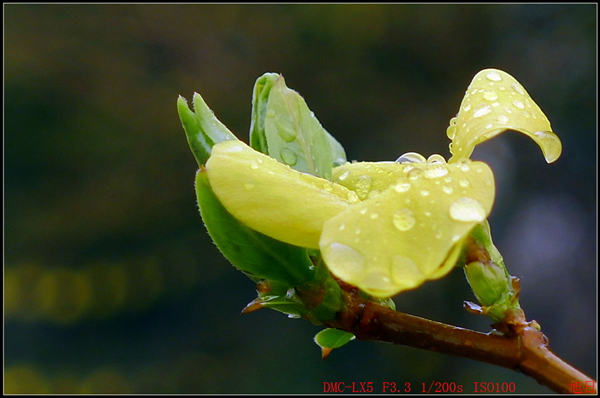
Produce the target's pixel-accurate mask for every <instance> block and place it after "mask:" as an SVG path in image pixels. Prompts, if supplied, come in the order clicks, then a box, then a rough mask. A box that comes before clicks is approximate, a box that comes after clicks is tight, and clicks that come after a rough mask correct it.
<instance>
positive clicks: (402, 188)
mask: <svg viewBox="0 0 600 398" xmlns="http://www.w3.org/2000/svg"><path fill="white" fill-rule="evenodd" d="M409 189H410V182H409V181H408V180H407V179H406V178H400V179H399V180H398V181H396V185H394V190H395V191H396V192H399V193H401V192H406V191H408V190H409Z"/></svg>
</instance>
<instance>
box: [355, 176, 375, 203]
mask: <svg viewBox="0 0 600 398" xmlns="http://www.w3.org/2000/svg"><path fill="white" fill-rule="evenodd" d="M372 183H373V181H372V180H371V177H370V176H368V175H362V176H360V177H358V178H357V179H356V182H355V183H354V184H355V190H356V193H357V194H358V197H359V198H360V200H365V199H367V196H368V195H369V191H370V190H371V184H372Z"/></svg>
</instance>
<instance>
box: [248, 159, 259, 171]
mask: <svg viewBox="0 0 600 398" xmlns="http://www.w3.org/2000/svg"><path fill="white" fill-rule="evenodd" d="M250 168H251V169H252V170H257V169H258V163H257V162H256V161H254V160H253V161H251V162H250Z"/></svg>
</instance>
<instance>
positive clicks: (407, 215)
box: [392, 208, 415, 231]
mask: <svg viewBox="0 0 600 398" xmlns="http://www.w3.org/2000/svg"><path fill="white" fill-rule="evenodd" d="M392 220H393V222H394V226H395V227H396V228H398V229H399V230H400V231H408V230H409V229H411V228H412V227H413V226H414V225H415V216H414V215H413V212H412V211H410V210H409V209H407V208H402V209H399V210H396V212H395V213H394V215H393V217H392Z"/></svg>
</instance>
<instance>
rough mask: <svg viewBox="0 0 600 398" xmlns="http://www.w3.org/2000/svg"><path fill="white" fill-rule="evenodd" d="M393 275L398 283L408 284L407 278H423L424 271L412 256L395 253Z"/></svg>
mask: <svg viewBox="0 0 600 398" xmlns="http://www.w3.org/2000/svg"><path fill="white" fill-rule="evenodd" d="M392 277H393V278H394V280H395V281H397V282H398V283H402V284H406V282H407V280H414V279H418V278H422V277H423V273H422V272H421V270H420V269H419V267H417V264H415V262H414V261H413V260H411V259H410V258H408V257H405V256H400V255H395V256H394V257H393V258H392Z"/></svg>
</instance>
